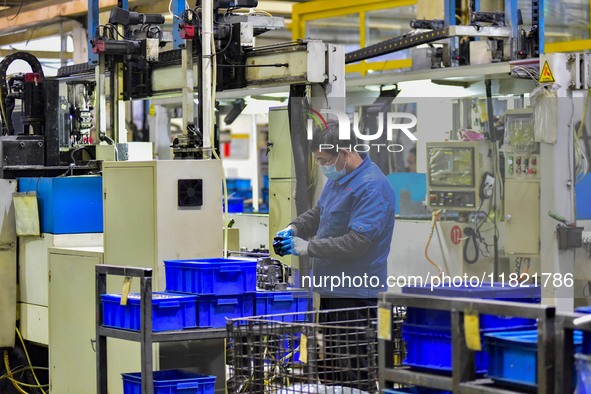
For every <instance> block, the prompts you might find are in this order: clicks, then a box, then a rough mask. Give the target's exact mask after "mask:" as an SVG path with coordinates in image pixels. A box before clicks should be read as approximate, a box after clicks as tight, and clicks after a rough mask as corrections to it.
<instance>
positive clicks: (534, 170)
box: [505, 154, 540, 179]
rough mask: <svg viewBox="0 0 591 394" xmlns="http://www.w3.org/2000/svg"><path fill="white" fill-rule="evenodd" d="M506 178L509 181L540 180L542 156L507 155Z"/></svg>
mask: <svg viewBox="0 0 591 394" xmlns="http://www.w3.org/2000/svg"><path fill="white" fill-rule="evenodd" d="M505 178H507V179H522V178H525V179H539V178H540V156H539V155H537V154H532V155H515V154H505Z"/></svg>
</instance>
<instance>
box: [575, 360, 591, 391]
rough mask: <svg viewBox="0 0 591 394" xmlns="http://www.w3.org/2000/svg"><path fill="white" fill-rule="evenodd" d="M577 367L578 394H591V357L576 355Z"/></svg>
mask: <svg viewBox="0 0 591 394" xmlns="http://www.w3.org/2000/svg"><path fill="white" fill-rule="evenodd" d="M575 365H576V367H577V385H576V388H577V389H576V390H575V393H576V394H591V357H590V356H589V355H587V354H575Z"/></svg>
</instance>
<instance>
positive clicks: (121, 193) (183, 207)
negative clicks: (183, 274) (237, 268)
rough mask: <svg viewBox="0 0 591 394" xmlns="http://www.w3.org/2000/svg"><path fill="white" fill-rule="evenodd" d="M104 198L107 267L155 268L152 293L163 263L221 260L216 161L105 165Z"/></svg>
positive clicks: (162, 282)
mask: <svg viewBox="0 0 591 394" xmlns="http://www.w3.org/2000/svg"><path fill="white" fill-rule="evenodd" d="M179 181H182V182H179ZM103 199H104V204H103V208H104V228H105V230H104V231H105V240H104V243H105V264H110V265H125V266H132V267H146V268H152V269H154V272H155V275H154V278H155V280H154V284H153V287H154V290H164V289H165V280H164V265H163V261H164V260H180V259H192V258H207V257H221V256H222V251H223V221H222V164H221V162H220V161H219V160H160V161H146V162H106V163H103ZM156 278H157V279H158V280H156Z"/></svg>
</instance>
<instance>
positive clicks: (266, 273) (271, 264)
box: [257, 257, 292, 290]
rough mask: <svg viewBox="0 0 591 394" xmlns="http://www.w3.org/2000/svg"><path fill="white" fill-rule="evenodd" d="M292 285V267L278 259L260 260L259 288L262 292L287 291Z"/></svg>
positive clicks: (267, 258) (258, 264)
mask: <svg viewBox="0 0 591 394" xmlns="http://www.w3.org/2000/svg"><path fill="white" fill-rule="evenodd" d="M290 285H292V278H291V267H289V266H287V265H285V264H283V263H282V262H281V261H279V260H277V259H272V258H270V257H264V258H260V259H258V261H257V288H258V289H261V290H285V289H287V287H288V286H290Z"/></svg>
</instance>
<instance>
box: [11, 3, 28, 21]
mask: <svg viewBox="0 0 591 394" xmlns="http://www.w3.org/2000/svg"><path fill="white" fill-rule="evenodd" d="M23 3H24V0H21V4H20V5H19V6H18V11H16V14H14V16H13V17H12V18H8V20H9V21H13V20H15V19H16V18H17V16H18V15H19V14H20V13H21V10H22V9H23Z"/></svg>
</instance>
